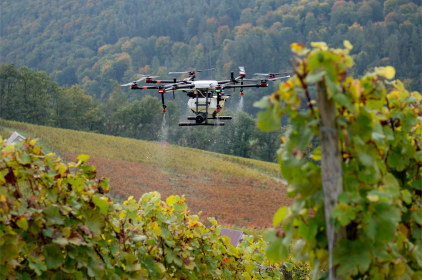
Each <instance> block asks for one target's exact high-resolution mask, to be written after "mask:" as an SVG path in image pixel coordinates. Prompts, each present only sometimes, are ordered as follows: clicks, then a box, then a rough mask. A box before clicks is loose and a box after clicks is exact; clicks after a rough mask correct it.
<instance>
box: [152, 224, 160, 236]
mask: <svg viewBox="0 0 422 280" xmlns="http://www.w3.org/2000/svg"><path fill="white" fill-rule="evenodd" d="M152 232H154V233H155V235H157V236H160V235H161V229H160V227H159V226H158V225H157V224H155V226H154V228H153V229H152Z"/></svg>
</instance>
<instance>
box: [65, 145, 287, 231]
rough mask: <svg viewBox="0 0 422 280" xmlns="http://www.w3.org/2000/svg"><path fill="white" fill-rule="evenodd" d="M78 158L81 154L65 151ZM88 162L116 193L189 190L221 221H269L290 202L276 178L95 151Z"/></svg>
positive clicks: (192, 202)
mask: <svg viewBox="0 0 422 280" xmlns="http://www.w3.org/2000/svg"><path fill="white" fill-rule="evenodd" d="M61 156H62V157H65V158H67V159H69V160H72V161H75V160H76V156H77V155H76V154H73V153H64V152H62V153H61ZM87 164H89V165H94V166H96V168H97V176H98V177H99V178H100V177H103V176H107V177H109V178H110V184H111V187H110V194H111V196H112V197H115V198H117V199H125V198H127V197H129V196H131V195H133V196H134V197H135V198H137V199H138V198H140V197H141V196H142V194H144V193H146V192H150V191H158V192H159V193H161V196H162V198H164V199H165V198H167V197H168V196H170V195H180V196H181V195H185V197H186V203H187V205H188V207H189V209H190V210H191V212H193V213H198V212H199V211H202V216H201V217H202V218H205V217H215V218H217V220H218V221H219V223H220V224H226V225H227V224H228V225H236V226H247V227H251V228H263V227H270V226H271V225H272V220H273V216H274V213H275V212H276V211H277V210H278V208H280V207H282V206H285V205H290V204H291V202H292V198H288V197H287V195H286V186H284V185H282V184H281V183H278V182H275V181H273V180H264V179H257V178H250V177H244V176H237V175H231V174H227V173H217V172H212V171H206V170H203V171H192V170H185V169H180V168H179V169H171V168H166V167H160V166H159V165H154V164H145V163H136V162H129V161H123V160H120V161H116V160H110V159H101V158H95V157H91V158H90V159H89V160H88V162H87Z"/></svg>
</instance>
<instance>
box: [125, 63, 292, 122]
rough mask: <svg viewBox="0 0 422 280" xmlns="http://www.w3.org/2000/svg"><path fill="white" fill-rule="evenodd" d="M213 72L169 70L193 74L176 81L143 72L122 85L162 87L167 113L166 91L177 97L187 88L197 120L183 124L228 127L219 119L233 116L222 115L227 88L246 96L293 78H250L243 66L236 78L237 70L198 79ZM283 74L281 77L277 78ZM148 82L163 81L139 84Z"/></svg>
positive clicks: (278, 74)
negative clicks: (247, 91) (218, 77)
mask: <svg viewBox="0 0 422 280" xmlns="http://www.w3.org/2000/svg"><path fill="white" fill-rule="evenodd" d="M210 70H211V71H212V70H214V68H212V69H205V70H196V71H195V70H194V71H184V72H169V75H172V74H175V75H179V74H188V75H189V77H188V78H185V79H181V80H177V79H176V78H173V80H155V78H158V77H159V76H149V75H143V74H142V75H140V76H141V78H140V79H138V80H136V81H133V82H131V83H127V84H124V85H121V86H122V87H126V86H130V89H139V90H143V89H158V93H159V94H161V101H162V106H163V111H162V112H163V113H166V112H167V111H166V108H167V106H166V105H165V102H164V94H165V93H166V92H173V99H174V98H175V93H174V92H175V91H183V92H185V93H186V94H187V96H188V97H189V101H188V107H189V109H190V110H191V111H192V112H193V113H194V114H195V116H192V117H188V118H187V119H188V120H189V121H194V122H180V123H179V126H197V125H208V126H224V122H219V120H231V119H232V117H231V116H220V113H222V111H223V109H224V103H225V101H226V99H227V98H229V97H230V96H231V94H228V92H225V90H228V89H233V92H235V91H236V88H239V89H240V95H244V92H243V89H244V88H252V87H256V88H260V87H267V86H268V82H272V81H276V80H279V79H284V78H288V77H290V75H286V76H281V75H284V74H285V73H255V74H254V75H255V76H263V78H258V79H246V72H245V68H244V67H243V66H241V67H239V75H238V76H237V77H236V78H235V77H234V73H233V72H231V76H230V79H229V80H220V81H217V80H195V78H196V73H199V72H204V71H210ZM277 76H281V77H277ZM141 81H145V83H149V84H159V85H154V86H139V85H138V82H141ZM208 120H217V122H211V121H210V122H209V121H208Z"/></svg>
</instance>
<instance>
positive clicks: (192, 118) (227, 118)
mask: <svg viewBox="0 0 422 280" xmlns="http://www.w3.org/2000/svg"><path fill="white" fill-rule="evenodd" d="M208 119H209V120H215V119H218V120H231V119H232V117H231V116H218V117H215V118H208ZM195 120H196V117H188V121H195Z"/></svg>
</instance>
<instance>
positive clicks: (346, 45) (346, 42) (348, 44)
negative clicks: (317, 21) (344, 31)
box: [343, 40, 353, 50]
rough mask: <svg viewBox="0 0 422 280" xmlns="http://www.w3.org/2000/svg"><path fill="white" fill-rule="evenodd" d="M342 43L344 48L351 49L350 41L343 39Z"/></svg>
mask: <svg viewBox="0 0 422 280" xmlns="http://www.w3.org/2000/svg"><path fill="white" fill-rule="evenodd" d="M343 45H344V47H345V48H346V49H348V50H351V49H353V45H352V44H350V42H349V41H348V40H345V41H344V42H343Z"/></svg>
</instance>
